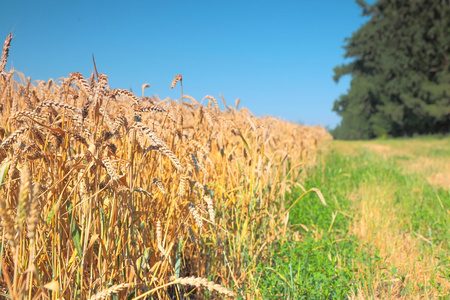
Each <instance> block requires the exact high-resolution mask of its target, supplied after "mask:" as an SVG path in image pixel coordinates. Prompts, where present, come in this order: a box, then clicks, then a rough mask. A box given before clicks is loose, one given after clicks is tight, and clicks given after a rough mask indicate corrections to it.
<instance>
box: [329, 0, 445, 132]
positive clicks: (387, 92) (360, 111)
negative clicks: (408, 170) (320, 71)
mask: <svg viewBox="0 0 450 300" xmlns="http://www.w3.org/2000/svg"><path fill="white" fill-rule="evenodd" d="M356 2H357V3H358V4H359V5H360V6H361V8H362V11H363V12H362V15H363V16H369V17H370V20H369V21H368V22H367V23H366V24H364V25H363V26H362V27H361V28H359V30H358V31H356V32H355V33H354V34H353V35H352V37H351V38H347V39H346V40H345V41H346V45H345V46H344V49H345V50H346V53H345V56H344V57H346V58H354V60H353V61H352V62H351V63H348V64H344V65H341V66H338V67H336V68H335V69H334V77H333V79H334V80H335V81H336V82H338V81H339V79H340V78H341V77H342V76H344V75H351V76H352V80H351V85H350V89H349V90H348V92H347V94H344V95H341V96H340V98H339V99H338V100H336V101H335V103H334V107H333V111H335V112H337V113H338V114H339V115H340V116H342V122H341V124H340V125H338V126H337V127H336V128H335V129H334V130H333V134H334V136H335V137H336V138H340V139H369V138H374V137H378V136H382V135H390V136H411V135H413V134H429V133H448V132H449V131H450V61H449V54H450V48H449V46H450V0H410V1H404V0H379V1H377V2H376V3H375V4H373V5H368V4H367V3H366V2H365V1H363V0H357V1H356Z"/></svg>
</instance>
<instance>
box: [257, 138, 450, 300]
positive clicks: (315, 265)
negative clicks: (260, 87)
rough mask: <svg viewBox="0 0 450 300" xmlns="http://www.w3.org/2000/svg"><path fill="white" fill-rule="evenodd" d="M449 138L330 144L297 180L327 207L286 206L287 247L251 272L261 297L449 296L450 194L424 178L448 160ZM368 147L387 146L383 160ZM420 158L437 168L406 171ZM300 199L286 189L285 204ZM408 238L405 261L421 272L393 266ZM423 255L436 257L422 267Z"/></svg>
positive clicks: (311, 200) (310, 202)
mask: <svg viewBox="0 0 450 300" xmlns="http://www.w3.org/2000/svg"><path fill="white" fill-rule="evenodd" d="M448 141H449V139H444V140H438V139H430V138H425V139H412V140H406V139H398V140H380V141H372V142H340V141H335V142H333V144H332V145H331V150H330V151H328V152H327V153H324V154H323V155H321V156H320V157H321V159H320V162H319V164H318V166H317V167H316V169H315V172H314V173H313V176H311V177H309V178H308V179H307V181H306V182H304V186H305V188H307V189H309V188H312V187H316V188H319V189H320V190H321V191H322V193H323V194H324V196H325V199H326V201H327V203H328V205H327V206H323V205H322V204H321V202H320V200H319V198H318V196H317V195H316V194H315V193H309V194H307V195H306V196H304V197H303V198H302V199H301V200H300V201H299V202H297V203H296V204H295V206H294V207H293V208H292V209H291V211H290V218H289V224H290V229H291V230H290V231H289V234H288V236H287V237H285V238H286V241H285V239H282V241H280V242H279V243H277V244H276V245H275V247H274V248H273V249H271V256H270V258H269V259H268V260H267V261H263V262H261V263H260V265H259V267H258V270H259V272H260V278H259V281H258V287H257V288H258V290H259V292H260V294H261V296H262V298H264V299H342V298H346V297H347V296H348V295H349V294H358V293H363V296H365V297H381V298H387V297H396V298H398V297H400V298H403V299H409V298H417V297H419V298H422V297H424V298H434V297H439V296H440V297H448V296H450V294H449V288H448V286H445V281H449V280H450V265H449V263H450V259H449V253H450V252H449V247H450V245H449V241H450V230H449V229H450V219H449V209H450V192H449V191H448V190H445V189H443V188H440V187H437V186H432V185H431V184H429V183H428V182H427V179H426V176H427V175H429V173H430V172H433V170H432V169H433V168H435V169H436V170H438V169H439V168H440V167H441V166H440V165H441V164H443V163H445V162H446V159H448V158H449V157H450V155H449V153H450V143H448ZM433 143H435V145H433ZM374 145H375V146H376V145H381V146H389V149H387V155H385V154H383V155H381V154H380V153H379V151H374V150H373V149H372V148H373V147H374ZM385 150H386V149H385ZM423 158H426V159H428V160H431V161H432V162H436V164H435V166H433V168H431V169H430V170H428V171H427V173H424V172H420V168H419V169H418V170H417V169H414V168H409V165H408V164H410V162H411V161H419V160H420V159H423ZM301 193H303V191H301V190H296V191H294V192H293V193H292V194H291V195H290V199H291V202H293V201H294V200H295V199H297V198H298V196H299V195H301ZM364 205H366V206H368V208H367V210H364V209H362V208H363V207H364ZM372 212H374V213H375V214H374V216H371V214H372ZM377 212H378V213H379V217H378V219H377V217H376V216H377V214H376V213H377ZM366 219H367V220H368V222H367V224H368V225H367V229H366V230H365V228H362V230H361V231H362V232H364V233H365V232H367V233H368V234H367V237H365V236H364V235H361V234H357V233H355V232H357V231H358V226H359V224H365V223H364V222H362V221H361V220H366ZM355 226H356V230H355ZM370 234H371V235H372V237H371V235H370ZM385 234H388V235H389V236H390V238H391V239H392V240H391V241H388V242H389V244H388V245H385V246H383V241H381V240H380V238H383V236H384V235H385ZM408 241H409V242H411V241H412V243H413V246H414V245H416V246H417V247H415V246H414V247H415V248H414V247H413V246H411V248H413V250H411V252H410V253H408V252H406V255H409V256H410V257H411V259H412V260H415V262H414V264H416V263H417V264H420V263H423V264H425V263H426V266H427V267H429V269H431V270H424V271H421V270H420V269H419V268H418V267H414V266H412V265H411V264H410V263H409V261H407V260H405V261H403V260H401V259H403V258H401V257H400V256H399V255H398V252H399V250H398V249H403V248H402V247H404V246H408V245H406V244H407V243H409V242H408ZM402 243H403V244H405V245H402ZM384 244H386V243H384ZM430 256H432V257H438V258H439V260H438V259H434V260H430V262H427V261H426V259H428V258H429V257H430ZM421 261H423V262H421ZM421 272H428V273H426V276H428V277H426V280H425V281H415V278H414V276H417V275H421V274H422V273H421ZM416 273H417V274H416Z"/></svg>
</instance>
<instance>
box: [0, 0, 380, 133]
mask: <svg viewBox="0 0 450 300" xmlns="http://www.w3.org/2000/svg"><path fill="white" fill-rule="evenodd" d="M369 2H371V3H373V1H369ZM360 15H361V9H360V8H359V7H358V5H357V4H356V3H355V2H354V1H353V0H322V1H310V0H308V1H307V0H291V1H263V0H259V1H256V0H239V1H237V0H236V1H235V0H227V1H224V0H223V1H218V0H184V1H180V0H170V1H162V0H158V1H155V0H148V1H132V0H130V1H127V2H126V1H94V0H92V1H83V0H82V1H67V0H60V1H45V0H40V1H21V0H14V1H2V3H1V12H0V34H1V35H0V39H1V44H3V41H4V39H5V38H6V36H7V34H8V33H9V32H10V31H11V30H13V34H14V39H13V42H12V45H11V49H10V59H9V61H8V65H7V68H9V67H10V66H11V63H12V65H13V67H14V69H16V70H18V71H20V72H23V73H24V74H25V75H26V76H30V77H31V78H32V80H36V79H42V80H48V79H49V78H53V79H57V78H59V77H63V76H64V77H65V76H67V75H68V74H70V73H72V72H75V71H78V72H80V73H82V74H84V75H85V77H89V75H90V74H91V72H92V70H93V65H92V54H94V55H95V60H96V64H97V68H98V71H99V72H100V73H104V74H106V75H108V76H109V83H110V86H111V87H112V88H124V89H129V88H132V89H133V91H134V92H135V93H136V94H137V95H138V96H140V95H141V85H142V84H143V83H150V85H151V87H150V89H147V90H146V95H147V96H151V95H154V94H156V95H159V97H160V98H161V99H164V98H165V97H171V98H178V97H179V89H176V91H175V89H174V90H171V89H170V83H171V81H172V79H173V77H174V76H175V75H176V74H181V75H183V87H184V93H185V94H188V95H190V96H193V97H194V98H196V99H197V100H201V98H203V96H205V95H208V94H210V95H212V96H215V97H217V98H219V96H220V94H223V96H224V97H225V99H226V100H227V102H228V104H230V105H232V104H233V105H234V101H235V99H236V98H240V99H241V106H245V107H247V108H249V109H250V110H251V111H253V113H254V114H255V115H257V116H264V115H271V116H277V117H279V118H281V119H284V120H289V121H294V122H302V123H304V124H307V125H317V124H321V125H324V126H330V127H334V126H335V125H336V124H337V123H339V122H340V118H339V117H338V116H337V115H336V114H335V113H334V112H332V111H331V109H332V106H333V101H334V100H335V99H337V98H338V97H339V95H340V94H343V93H345V92H346V91H347V89H348V88H349V82H350V78H349V77H348V76H347V77H345V78H343V79H342V80H341V81H340V82H339V83H338V84H336V83H334V81H333V80H332V75H333V68H334V67H335V66H337V65H340V64H342V63H344V58H343V54H344V50H343V48H342V46H343V45H344V38H345V37H350V36H351V34H352V33H353V32H354V31H356V30H357V29H358V28H359V27H360V26H361V25H362V24H363V23H364V22H366V21H367V19H364V18H362V17H361V16H360Z"/></svg>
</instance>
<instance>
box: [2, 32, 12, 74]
mask: <svg viewBox="0 0 450 300" xmlns="http://www.w3.org/2000/svg"><path fill="white" fill-rule="evenodd" d="M12 38H13V36H12V32H10V33H9V34H8V36H7V37H6V40H5V43H4V44H3V51H2V60H1V63H0V74H2V75H4V74H5V68H6V61H7V60H8V55H9V47H10V46H11V40H12Z"/></svg>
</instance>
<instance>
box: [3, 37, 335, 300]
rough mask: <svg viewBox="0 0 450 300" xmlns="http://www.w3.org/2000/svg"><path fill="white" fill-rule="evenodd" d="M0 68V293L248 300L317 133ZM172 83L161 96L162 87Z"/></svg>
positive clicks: (321, 134) (84, 81)
mask: <svg viewBox="0 0 450 300" xmlns="http://www.w3.org/2000/svg"><path fill="white" fill-rule="evenodd" d="M11 40H12V35H11V34H10V35H9V36H8V37H7V39H6V41H5V43H4V46H3V51H2V60H1V65H0V72H1V75H0V219H1V227H0V233H1V241H0V252H1V261H0V268H1V270H0V274H1V275H0V276H1V277H0V295H2V296H4V297H9V298H12V299H105V298H108V297H110V296H111V295H116V296H117V297H118V299H126V298H128V299H145V298H147V299H155V298H156V299H184V298H186V297H188V296H189V297H191V298H192V297H194V298H196V297H200V298H201V297H206V296H208V295H209V296H210V297H215V298H217V297H234V296H237V295H240V296H242V297H244V298H251V295H247V294H246V292H245V291H246V290H247V289H246V286H248V285H249V284H251V282H253V281H254V280H255V278H256V277H257V274H256V273H255V266H256V264H257V263H258V262H260V261H261V260H264V259H265V258H266V257H267V255H268V253H267V252H266V251H265V249H266V248H267V245H268V244H270V243H271V242H273V241H274V240H276V239H277V238H278V236H279V235H280V234H281V233H283V230H286V227H285V223H286V222H287V217H288V214H287V213H286V212H287V208H286V207H285V205H284V201H285V195H286V192H287V191H289V186H292V185H293V184H295V183H296V182H298V181H299V180H300V179H301V178H305V176H307V172H308V168H309V167H310V166H312V165H314V163H315V159H316V150H317V147H318V146H319V145H320V144H321V143H323V142H326V141H327V140H329V139H331V137H330V136H329V134H328V133H327V132H326V131H325V130H324V129H323V128H321V127H307V126H300V125H297V124H293V123H288V122H283V121H280V120H278V119H276V118H272V117H264V118H259V117H255V116H254V115H253V114H252V113H251V112H250V111H249V110H248V109H246V108H239V101H238V100H237V101H236V103H235V105H233V106H229V105H228V104H227V103H226V102H225V100H224V99H223V98H222V99H221V100H222V103H223V107H224V108H225V109H224V110H222V109H221V108H220V106H219V103H218V100H217V99H216V98H215V97H213V96H210V95H207V96H205V97H204V98H203V99H202V100H196V99H194V98H192V97H190V96H189V95H186V94H183V85H182V84H183V78H182V76H181V75H177V76H175V78H174V80H173V82H172V84H171V88H176V89H179V90H180V98H179V99H169V98H167V99H163V100H161V99H159V98H158V97H157V96H153V97H145V96H144V92H145V89H146V88H148V87H149V85H148V84H143V85H142V96H141V97H139V96H137V95H136V94H134V93H132V92H130V91H128V90H124V89H119V88H111V87H110V86H109V85H108V77H107V76H106V75H104V74H98V73H97V69H95V72H93V73H92V75H91V76H90V77H89V78H85V77H83V75H82V74H80V73H78V72H74V73H72V74H69V76H67V77H66V78H59V79H57V80H52V79H50V80H48V81H31V79H30V78H27V77H26V76H25V75H24V74H21V73H19V72H17V71H15V70H10V71H6V62H7V58H8V51H9V48H10V44H11ZM169 84H170V83H168V88H169Z"/></svg>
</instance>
